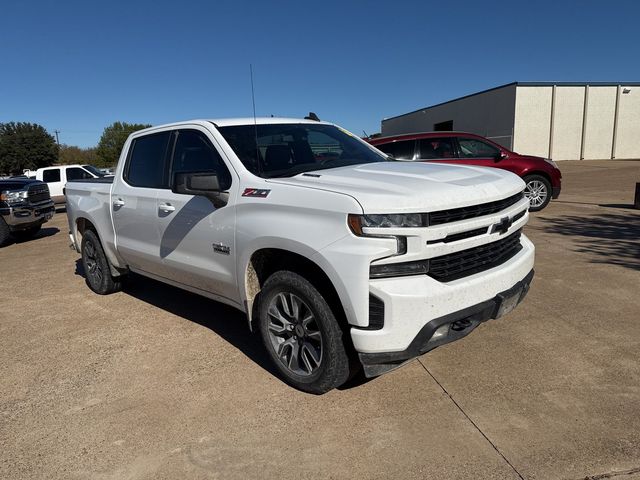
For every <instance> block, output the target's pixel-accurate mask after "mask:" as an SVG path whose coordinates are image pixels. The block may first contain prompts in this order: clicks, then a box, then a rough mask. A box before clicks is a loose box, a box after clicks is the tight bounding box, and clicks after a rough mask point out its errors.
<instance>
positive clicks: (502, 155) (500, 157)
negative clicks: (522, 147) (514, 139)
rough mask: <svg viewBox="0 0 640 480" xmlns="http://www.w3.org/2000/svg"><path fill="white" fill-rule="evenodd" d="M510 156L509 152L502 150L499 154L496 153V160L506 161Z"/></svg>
mask: <svg viewBox="0 0 640 480" xmlns="http://www.w3.org/2000/svg"><path fill="white" fill-rule="evenodd" d="M508 156H509V155H507V152H505V151H504V150H500V151H499V152H498V153H496V156H495V160H496V162H499V161H500V160H504V159H505V158H507V157H508Z"/></svg>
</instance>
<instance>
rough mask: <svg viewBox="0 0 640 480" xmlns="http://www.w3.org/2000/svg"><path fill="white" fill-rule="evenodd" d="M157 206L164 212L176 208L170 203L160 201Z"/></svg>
mask: <svg viewBox="0 0 640 480" xmlns="http://www.w3.org/2000/svg"><path fill="white" fill-rule="evenodd" d="M158 208H159V209H160V211H162V212H165V213H169V212H173V211H175V209H176V207H174V206H173V205H171V204H170V203H161V204H160V205H158Z"/></svg>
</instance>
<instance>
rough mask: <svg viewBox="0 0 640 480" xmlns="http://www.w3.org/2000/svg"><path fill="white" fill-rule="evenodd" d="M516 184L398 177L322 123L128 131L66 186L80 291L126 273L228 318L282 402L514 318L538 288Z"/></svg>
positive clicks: (489, 174) (441, 171)
mask: <svg viewBox="0 0 640 480" xmlns="http://www.w3.org/2000/svg"><path fill="white" fill-rule="evenodd" d="M523 190H524V183H523V182H522V180H521V179H520V178H518V177H517V176H516V175H513V174H511V173H509V172H506V171H502V170H499V169H489V168H481V167H470V166H457V165H438V164H423V163H404V162H397V161H393V160H392V159H390V158H389V157H387V156H386V155H385V154H383V153H382V152H380V151H379V150H377V149H375V148H374V147H372V146H370V145H368V144H367V143H365V142H363V141H362V140H360V139H359V138H357V137H356V136H354V135H352V134H350V133H349V132H347V131H345V130H343V129H341V128H340V127H338V126H335V125H333V124H330V123H326V122H316V121H311V120H298V119H279V118H265V119H260V118H258V119H253V118H252V119H236V120H212V121H205V120H198V121H190V122H184V123H176V124H171V125H165V126H160V127H154V128H149V129H146V130H140V131H138V132H135V133H134V134H132V135H131V136H130V137H129V139H128V140H127V142H126V144H125V146H124V148H123V151H122V154H121V156H120V160H119V163H118V166H117V169H116V173H115V177H111V178H100V179H94V180H79V181H72V182H69V183H68V184H67V214H68V217H69V227H70V236H71V242H72V246H73V247H74V248H75V249H76V250H77V251H78V252H81V254H82V263H83V266H84V270H85V273H86V280H87V284H88V286H89V287H90V288H91V289H92V290H93V291H94V292H96V293H100V294H107V293H111V292H114V291H116V290H118V289H119V288H120V286H121V283H122V279H123V276H125V275H126V274H127V273H128V272H136V273H139V274H142V275H145V276H148V277H151V278H155V279H157V280H160V281H162V282H166V283H169V284H171V285H175V286H177V287H180V288H184V289H186V290H189V291H192V292H196V293H199V294H201V295H204V296H207V297H210V298H212V299H215V300H217V301H220V302H224V303H226V304H229V305H232V306H234V307H236V308H238V309H240V310H242V311H243V312H245V313H246V315H247V318H248V321H249V326H250V328H252V329H253V328H257V329H258V330H259V331H260V333H261V336H262V339H263V343H264V345H265V348H266V350H267V351H268V353H269V356H270V358H271V359H272V361H273V363H274V365H275V366H276V367H277V370H278V371H279V372H280V374H281V375H282V377H283V379H284V380H285V381H287V382H288V383H290V384H291V385H293V386H295V387H296V388H299V389H301V390H305V391H308V392H314V393H323V392H326V391H328V390H330V389H332V388H334V387H337V386H339V385H341V384H343V383H344V382H345V381H346V380H347V379H348V378H349V376H350V374H351V373H352V372H353V371H354V370H357V369H358V368H360V367H362V368H363V369H364V373H365V375H366V376H368V377H373V376H376V375H380V374H382V373H385V372H387V371H389V370H391V369H393V368H396V367H398V366H400V365H401V364H403V363H405V362H406V361H408V360H410V359H412V358H414V357H416V356H418V355H421V354H423V353H425V352H427V351H429V350H431V349H433V348H435V347H437V346H439V345H443V344H445V343H449V342H451V341H454V340H457V339H459V338H462V337H463V336H465V335H467V334H468V333H469V332H471V331H472V330H473V329H474V328H475V327H476V326H478V325H479V324H480V323H481V322H484V321H486V320H488V319H491V318H497V317H499V316H501V315H504V314H506V313H507V312H509V311H510V310H512V309H513V308H514V307H515V306H516V305H517V304H518V303H519V302H520V301H522V299H523V298H524V296H525V295H526V293H527V291H528V289H529V284H530V282H531V279H532V277H533V260H534V246H533V244H532V243H531V242H530V241H529V240H528V239H527V237H525V236H524V234H523V233H522V228H523V227H524V225H525V223H526V222H527V220H528V216H529V214H528V208H529V202H528V200H527V199H526V198H524V195H523Z"/></svg>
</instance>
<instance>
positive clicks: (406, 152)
mask: <svg viewBox="0 0 640 480" xmlns="http://www.w3.org/2000/svg"><path fill="white" fill-rule="evenodd" d="M415 144H416V141H415V140H401V141H398V142H393V143H386V144H384V145H377V146H376V148H377V149H378V150H382V151H383V152H384V153H388V154H389V155H393V158H397V159H398V160H413V151H414V148H415Z"/></svg>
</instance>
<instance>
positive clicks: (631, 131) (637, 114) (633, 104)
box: [615, 85, 640, 159]
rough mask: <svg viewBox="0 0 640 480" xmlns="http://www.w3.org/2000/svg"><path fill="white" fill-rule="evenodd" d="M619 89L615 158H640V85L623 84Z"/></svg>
mask: <svg viewBox="0 0 640 480" xmlns="http://www.w3.org/2000/svg"><path fill="white" fill-rule="evenodd" d="M621 90H622V91H621V92H620V97H619V100H618V102H619V105H618V128H617V134H616V145H615V158H621V159H625V158H640V87H625V86H624V85H623V86H622V87H621ZM627 90H628V91H629V93H623V92H624V91H627Z"/></svg>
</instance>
